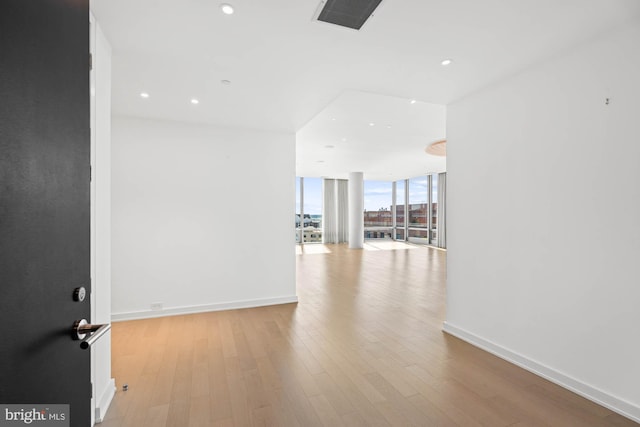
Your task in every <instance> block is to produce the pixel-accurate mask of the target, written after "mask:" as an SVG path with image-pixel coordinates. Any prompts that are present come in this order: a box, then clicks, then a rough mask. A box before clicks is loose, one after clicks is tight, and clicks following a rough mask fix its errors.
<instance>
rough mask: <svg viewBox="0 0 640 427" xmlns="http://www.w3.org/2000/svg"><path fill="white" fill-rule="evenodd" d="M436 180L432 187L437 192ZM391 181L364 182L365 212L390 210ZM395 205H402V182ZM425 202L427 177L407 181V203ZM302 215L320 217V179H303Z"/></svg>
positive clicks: (399, 182) (297, 182)
mask: <svg viewBox="0 0 640 427" xmlns="http://www.w3.org/2000/svg"><path fill="white" fill-rule="evenodd" d="M437 184H438V183H437V178H436V179H434V182H433V187H434V190H436V191H437V188H438V185H437ZM391 191H392V183H391V181H367V180H365V181H364V208H365V210H367V211H377V210H380V208H385V209H391V204H392V200H391V195H392V193H391ZM397 193H398V199H397V203H404V181H398V184H397ZM436 194H437V193H435V191H434V194H433V196H434V197H433V198H432V199H433V201H434V202H437V201H438V200H437V197H435V195H436ZM426 202H427V177H426V176H420V177H417V178H412V179H410V180H409V203H426ZM296 212H300V179H299V178H296ZM304 213H305V214H310V215H322V178H305V179H304Z"/></svg>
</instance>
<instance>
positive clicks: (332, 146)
mask: <svg viewBox="0 0 640 427" xmlns="http://www.w3.org/2000/svg"><path fill="white" fill-rule="evenodd" d="M324 148H336V146H335V145H325V146H324Z"/></svg>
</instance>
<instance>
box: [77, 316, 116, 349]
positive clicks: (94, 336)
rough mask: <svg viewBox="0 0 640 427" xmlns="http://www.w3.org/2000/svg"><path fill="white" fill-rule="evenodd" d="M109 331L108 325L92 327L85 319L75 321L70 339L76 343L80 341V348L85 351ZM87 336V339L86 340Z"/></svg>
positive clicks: (109, 325) (109, 326)
mask: <svg viewBox="0 0 640 427" xmlns="http://www.w3.org/2000/svg"><path fill="white" fill-rule="evenodd" d="M109 329H111V324H110V323H104V324H101V325H100V324H96V325H92V324H91V323H89V322H87V319H81V320H76V321H75V322H74V323H73V328H72V330H71V337H72V338H73V339H74V340H76V341H78V340H81V341H82V342H81V343H80V348H82V349H87V348H89V347H91V346H92V345H93V343H94V342H96V341H97V340H98V338H100V337H101V336H103V335H104V334H105V332H107V331H108V330H109ZM87 335H89V337H88V338H87Z"/></svg>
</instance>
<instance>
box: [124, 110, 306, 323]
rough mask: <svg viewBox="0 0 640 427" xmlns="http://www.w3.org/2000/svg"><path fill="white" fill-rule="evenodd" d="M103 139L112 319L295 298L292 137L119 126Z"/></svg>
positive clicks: (127, 121)
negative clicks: (108, 170) (107, 151)
mask: <svg viewBox="0 0 640 427" xmlns="http://www.w3.org/2000/svg"><path fill="white" fill-rule="evenodd" d="M112 132H113V134H112V136H113V140H112V144H113V146H112V147H113V148H112V163H113V171H112V173H113V181H112V185H113V191H112V197H113V200H112V203H113V222H112V229H113V234H112V236H113V242H112V244H113V248H112V251H113V252H112V254H113V271H112V274H113V288H112V291H113V292H112V297H113V299H112V307H113V310H112V312H113V319H114V320H119V319H130V318H140V317H149V316H155V315H165V314H175V313H187V312H197V311H207V310H215V309H224V308H234V307H245V306H258V305H268V304H276V303H283V302H293V301H296V300H297V299H296V291H295V255H294V239H293V236H294V232H293V230H294V221H293V218H294V211H295V205H294V203H295V201H294V195H295V135H294V134H286V133H272V132H260V131H250V130H240V129H231V128H228V129H227V128H216V127H210V126H202V125H194V124H186V123H178V122H168V121H153V120H143V119H134V118H122V117H118V118H114V120H113V129H112ZM153 303H162V304H163V308H164V309H163V310H161V311H151V304H153Z"/></svg>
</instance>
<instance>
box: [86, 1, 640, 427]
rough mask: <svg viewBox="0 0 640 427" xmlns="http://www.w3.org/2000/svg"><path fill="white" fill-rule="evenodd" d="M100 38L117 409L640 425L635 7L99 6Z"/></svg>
mask: <svg viewBox="0 0 640 427" xmlns="http://www.w3.org/2000/svg"><path fill="white" fill-rule="evenodd" d="M91 34H92V37H91V46H92V55H93V56H92V58H93V59H92V61H93V62H92V65H93V70H92V80H91V82H92V92H91V94H92V114H93V117H94V121H93V123H94V128H92V132H93V133H94V136H93V138H94V139H93V140H94V147H93V151H92V167H93V170H94V174H95V175H94V176H95V177H96V179H94V181H92V184H91V185H92V191H93V194H94V205H93V206H94V210H93V211H92V212H93V216H92V218H93V228H92V230H93V231H92V233H93V234H92V236H93V246H92V247H93V251H92V254H93V255H92V260H93V264H92V277H93V279H92V280H93V286H94V293H93V294H92V298H93V300H92V301H93V304H94V306H93V320H94V322H103V323H105V322H106V323H109V322H111V331H110V332H108V333H107V335H105V337H104V338H103V339H101V340H100V342H99V343H97V344H96V346H95V347H94V349H93V350H92V351H93V354H92V357H93V359H92V363H93V365H92V366H93V371H92V381H93V386H94V408H93V409H94V414H93V419H94V420H95V421H96V423H101V424H99V425H103V426H105V427H125V426H127V427H128V426H136V427H137V426H180V427H187V426H253V425H273V426H305V427H306V426H316V425H317V426H321V425H325V426H339V425H344V426H356V425H390V426H440V425H442V426H445V425H446V426H448V425H451V426H456V425H459V426H480V425H482V426H516V425H517V426H530V425H552V426H624V425H637V423H638V422H640V362H639V361H640V340H638V338H637V336H638V332H637V330H638V327H639V326H640V309H639V308H638V306H639V304H640V286H638V284H639V283H640V270H639V269H638V265H639V260H640V221H639V220H638V218H640V184H639V183H640V167H639V162H640V120H639V118H640V78H639V76H640V2H638V1H637V0H582V1H578V0H553V1H552V0H542V1H540V0H537V1H533V0H522V1H505V0H488V1H469V0H455V1H447V2H442V1H435V0H422V1H418V0H407V1H398V0H383V1H377V0H357V1H347V0H326V1H322V2H319V1H318V0H295V1H294V0H273V1H270V2H266V1H259V0H229V2H228V3H221V2H218V1H209V0H186V1H168V0H162V1H157V0H133V1H132V0H93V1H92V2H91ZM294 218H295V221H294Z"/></svg>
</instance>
